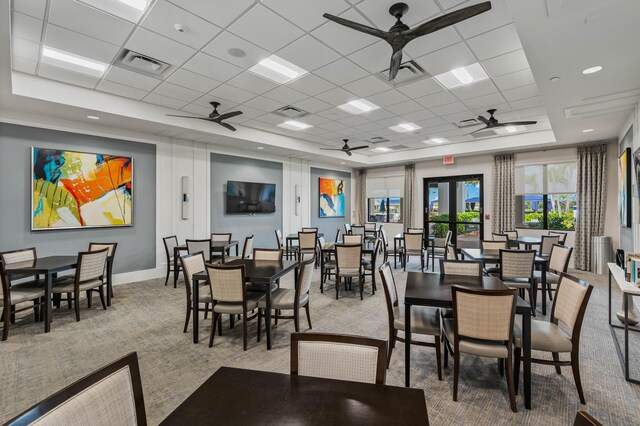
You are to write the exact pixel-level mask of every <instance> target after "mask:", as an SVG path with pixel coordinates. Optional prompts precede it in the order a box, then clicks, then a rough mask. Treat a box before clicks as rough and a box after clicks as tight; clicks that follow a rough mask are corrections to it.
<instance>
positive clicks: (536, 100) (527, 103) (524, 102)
mask: <svg viewBox="0 0 640 426" xmlns="http://www.w3.org/2000/svg"><path fill="white" fill-rule="evenodd" d="M509 104H510V105H511V107H512V108H513V109H514V110H516V111H517V110H521V109H528V108H533V107H537V106H542V99H540V96H534V97H532V98H526V99H520V100H517V101H511V102H509Z"/></svg>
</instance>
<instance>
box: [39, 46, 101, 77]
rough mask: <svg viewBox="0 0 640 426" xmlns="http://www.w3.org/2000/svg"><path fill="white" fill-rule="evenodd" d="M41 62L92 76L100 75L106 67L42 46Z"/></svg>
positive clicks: (99, 63)
mask: <svg viewBox="0 0 640 426" xmlns="http://www.w3.org/2000/svg"><path fill="white" fill-rule="evenodd" d="M42 62H44V63H45V64H49V65H53V66H55V67H58V68H65V69H68V70H70V71H75V72H80V73H83V74H89V75H91V76H94V77H102V75H103V74H104V71H105V70H106V69H107V64H105V63H102V62H98V61H94V60H92V59H88V58H84V57H82V56H78V55H74V54H73V53H69V52H65V51H63V50H59V49H54V48H53V47H49V46H44V47H43V48H42Z"/></svg>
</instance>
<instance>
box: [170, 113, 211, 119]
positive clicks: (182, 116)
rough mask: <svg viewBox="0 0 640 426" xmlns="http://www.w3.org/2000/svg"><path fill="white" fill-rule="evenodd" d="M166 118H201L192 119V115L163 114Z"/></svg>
mask: <svg viewBox="0 0 640 426" xmlns="http://www.w3.org/2000/svg"><path fill="white" fill-rule="evenodd" d="M165 115H166V116H167V117H180V118H198V119H199V118H202V117H194V116H192V115H175V114H165Z"/></svg>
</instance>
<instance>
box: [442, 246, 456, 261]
mask: <svg viewBox="0 0 640 426" xmlns="http://www.w3.org/2000/svg"><path fill="white" fill-rule="evenodd" d="M445 259H447V260H459V259H458V250H457V249H456V245H455V244H452V243H448V244H447V256H446V257H445Z"/></svg>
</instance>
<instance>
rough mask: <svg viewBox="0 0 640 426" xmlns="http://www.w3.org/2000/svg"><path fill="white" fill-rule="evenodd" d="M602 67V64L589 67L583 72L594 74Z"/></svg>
mask: <svg viewBox="0 0 640 426" xmlns="http://www.w3.org/2000/svg"><path fill="white" fill-rule="evenodd" d="M601 69H602V67H601V66H600V65H596V66H595V67H590V68H587V69H586V70H582V74H593V73H596V72H598V71H600V70H601Z"/></svg>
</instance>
